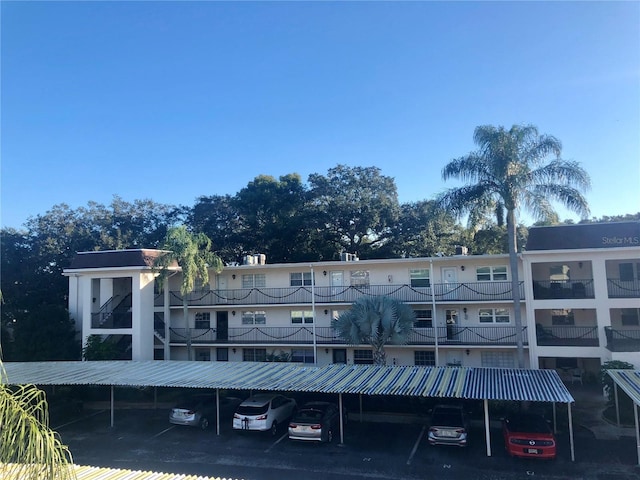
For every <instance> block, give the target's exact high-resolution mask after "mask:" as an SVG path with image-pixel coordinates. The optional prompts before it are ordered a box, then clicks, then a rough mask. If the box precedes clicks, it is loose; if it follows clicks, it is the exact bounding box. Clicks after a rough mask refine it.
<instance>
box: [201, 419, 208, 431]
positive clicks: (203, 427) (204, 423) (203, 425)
mask: <svg viewBox="0 0 640 480" xmlns="http://www.w3.org/2000/svg"><path fill="white" fill-rule="evenodd" d="M207 428H209V420H207V419H206V418H203V419H202V420H200V430H206V429H207Z"/></svg>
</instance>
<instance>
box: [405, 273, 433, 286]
mask: <svg viewBox="0 0 640 480" xmlns="http://www.w3.org/2000/svg"><path fill="white" fill-rule="evenodd" d="M409 278H410V279H411V286H412V287H429V286H430V285H431V282H430V281H429V269H428V268H412V269H410V270H409Z"/></svg>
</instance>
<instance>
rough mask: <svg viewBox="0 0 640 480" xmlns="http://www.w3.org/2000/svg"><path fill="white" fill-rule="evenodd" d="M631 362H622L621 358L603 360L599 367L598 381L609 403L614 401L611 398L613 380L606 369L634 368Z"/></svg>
mask: <svg viewBox="0 0 640 480" xmlns="http://www.w3.org/2000/svg"><path fill="white" fill-rule="evenodd" d="M634 368H635V367H634V366H633V364H631V363H629V362H624V361H622V360H610V361H608V362H604V363H603V364H602V367H600V381H601V382H602V386H603V388H604V391H605V393H606V395H607V398H608V399H609V403H610V404H612V403H613V402H614V399H613V388H614V382H613V379H612V378H611V377H610V376H609V374H608V373H607V371H608V370H634Z"/></svg>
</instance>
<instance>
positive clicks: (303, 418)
mask: <svg viewBox="0 0 640 480" xmlns="http://www.w3.org/2000/svg"><path fill="white" fill-rule="evenodd" d="M320 420H322V412H321V411H320V410H300V411H299V412H298V414H297V415H296V416H295V418H294V421H295V422H314V423H315V422H319V421H320Z"/></svg>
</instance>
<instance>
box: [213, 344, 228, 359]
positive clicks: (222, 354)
mask: <svg viewBox="0 0 640 480" xmlns="http://www.w3.org/2000/svg"><path fill="white" fill-rule="evenodd" d="M216 360H217V361H218V362H228V361H229V349H228V348H227V347H218V348H216Z"/></svg>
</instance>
